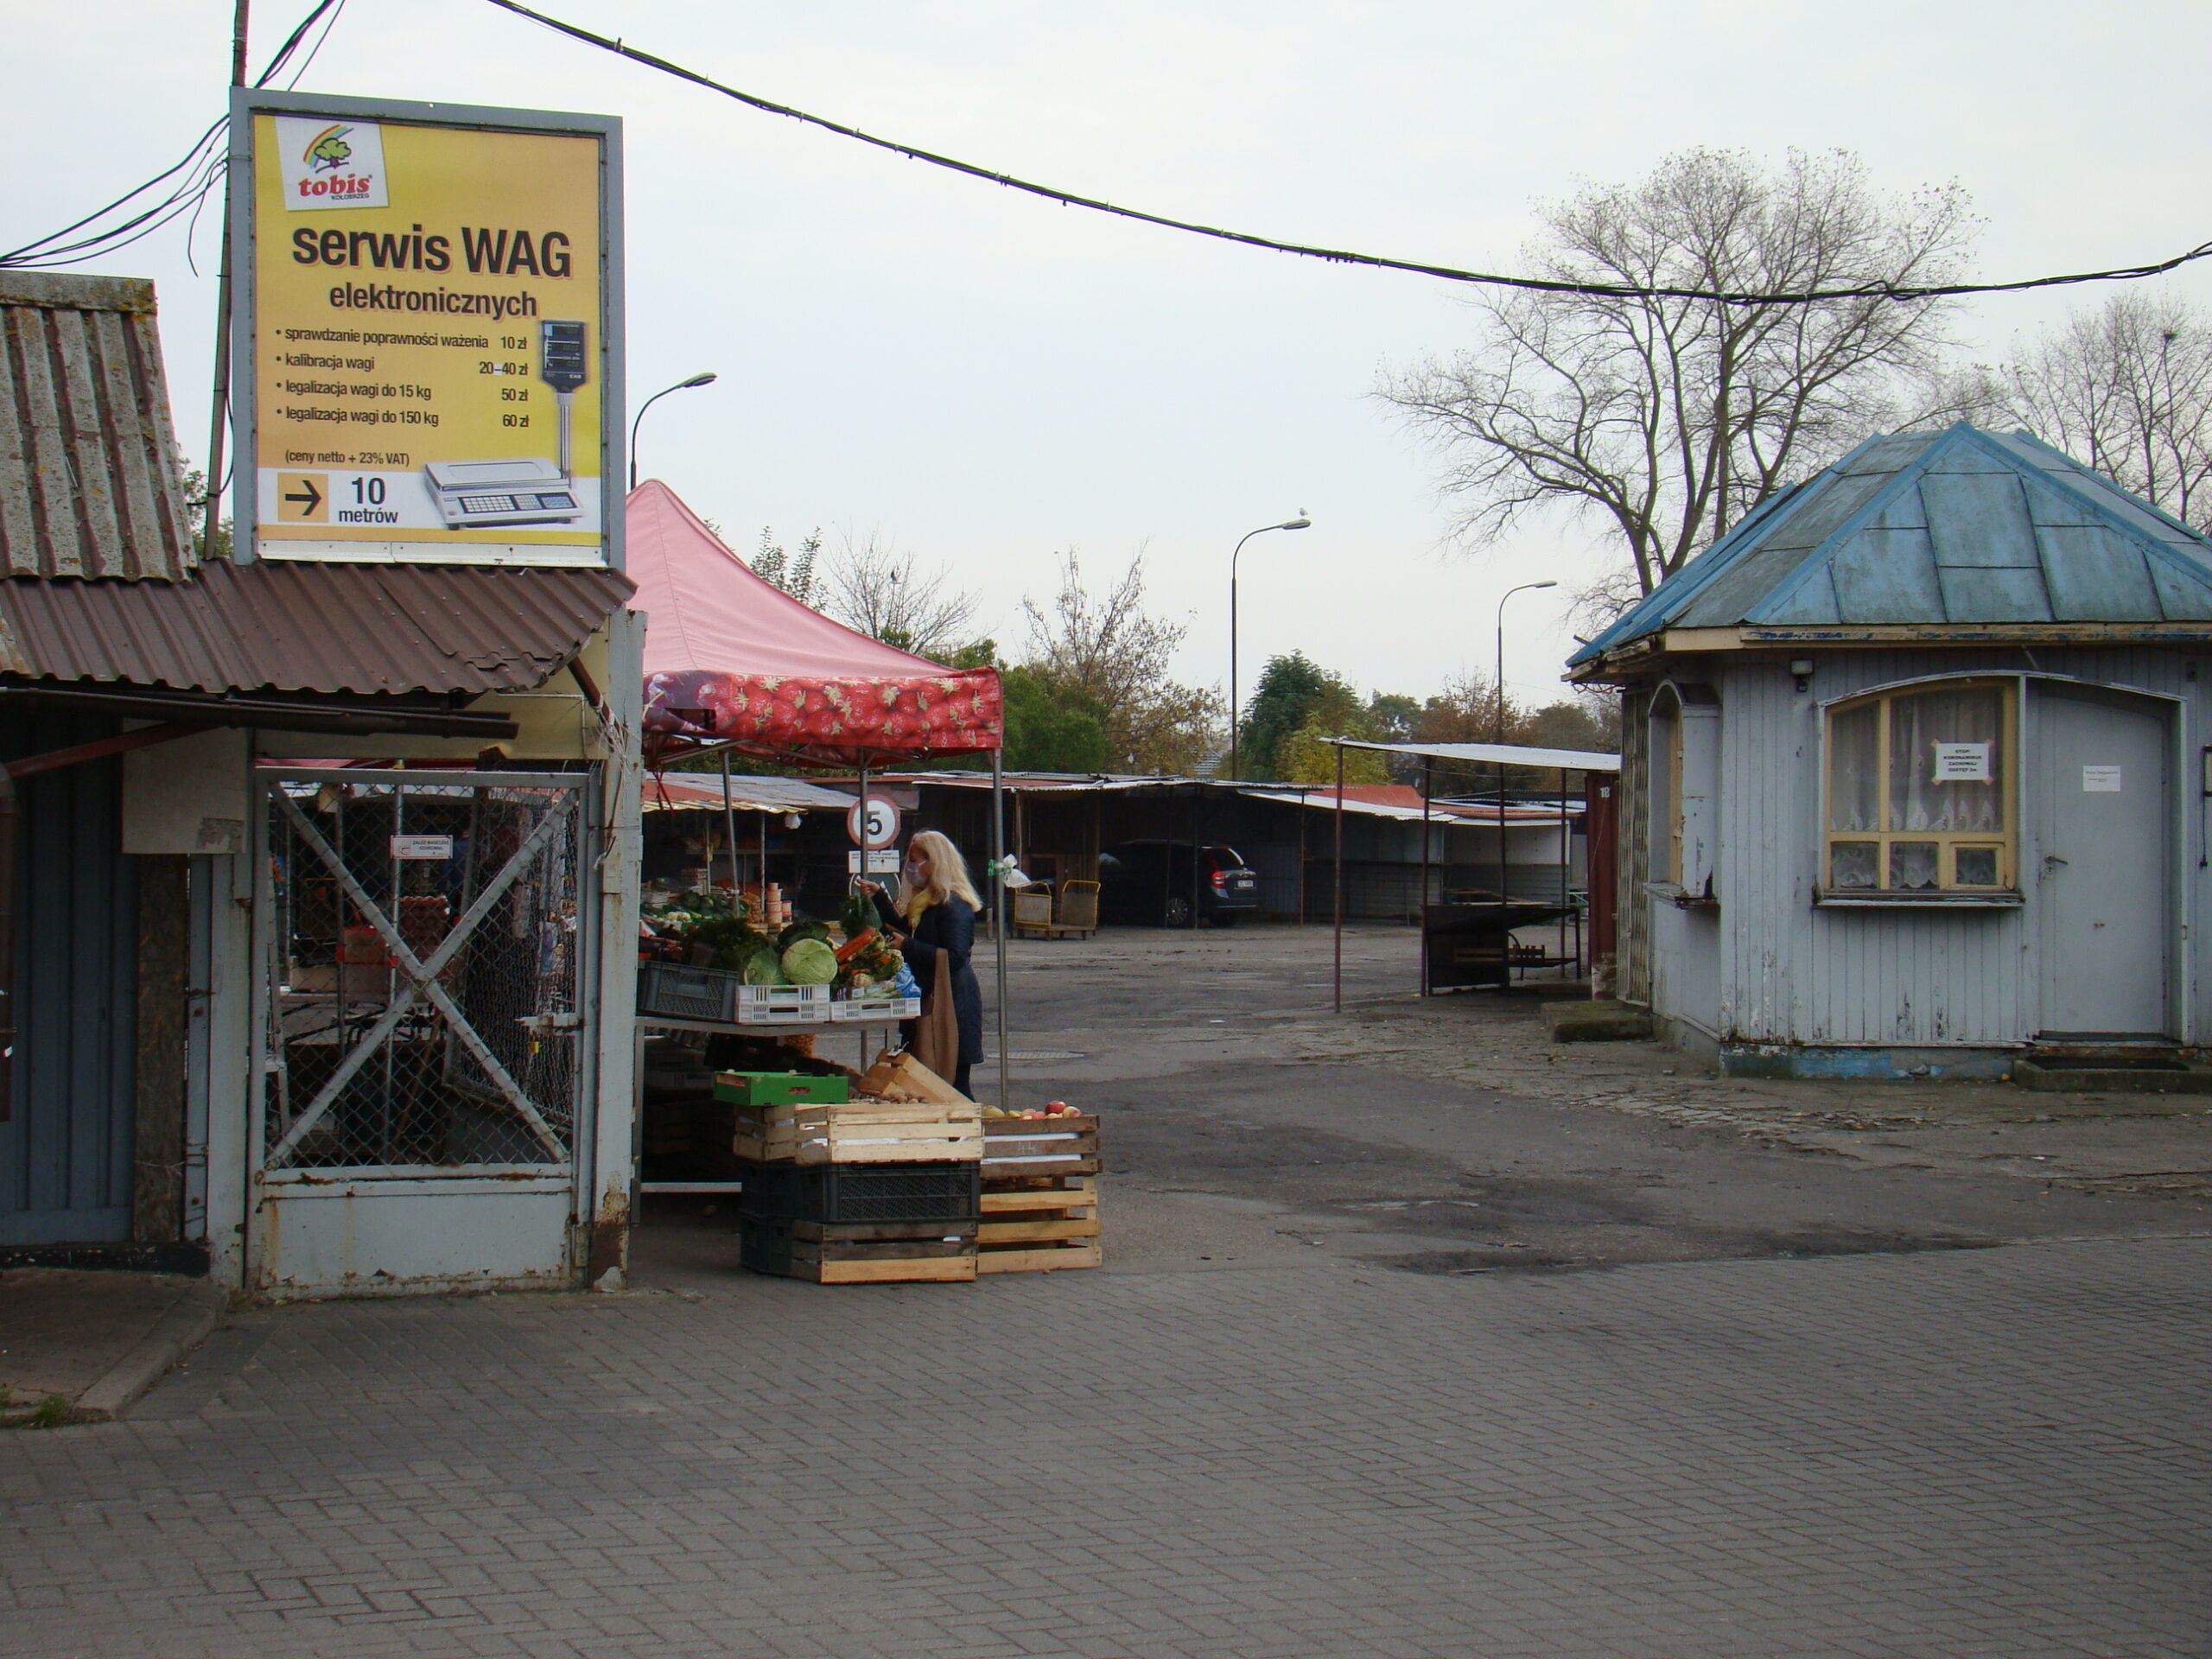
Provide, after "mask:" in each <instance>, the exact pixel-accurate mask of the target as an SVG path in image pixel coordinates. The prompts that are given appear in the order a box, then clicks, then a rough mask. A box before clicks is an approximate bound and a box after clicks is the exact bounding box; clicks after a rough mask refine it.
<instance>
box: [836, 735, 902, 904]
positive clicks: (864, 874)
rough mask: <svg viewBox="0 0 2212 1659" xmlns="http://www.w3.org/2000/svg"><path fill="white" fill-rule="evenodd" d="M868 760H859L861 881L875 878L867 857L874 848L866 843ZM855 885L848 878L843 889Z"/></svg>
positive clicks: (894, 895)
mask: <svg viewBox="0 0 2212 1659" xmlns="http://www.w3.org/2000/svg"><path fill="white" fill-rule="evenodd" d="M859 841H860V848H861V873H860V876H859V880H861V881H873V880H874V879H875V877H874V874H873V873H872V872H871V871H870V870H869V869H868V865H869V864H870V863H872V862H873V860H871V859H870V858H869V857H868V854H869V853H870V852H872V851H873V850H874V849H872V848H871V847H869V845H868V762H867V761H865V760H863V761H861V833H860V836H859ZM854 887H855V882H854V881H852V880H848V881H847V882H846V883H845V891H846V892H847V893H850V892H852V891H853V889H854ZM896 902H897V895H896V894H895V893H894V894H893V903H896Z"/></svg>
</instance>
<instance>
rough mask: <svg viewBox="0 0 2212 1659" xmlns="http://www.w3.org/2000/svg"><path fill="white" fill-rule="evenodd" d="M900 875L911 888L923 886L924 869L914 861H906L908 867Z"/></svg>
mask: <svg viewBox="0 0 2212 1659" xmlns="http://www.w3.org/2000/svg"><path fill="white" fill-rule="evenodd" d="M899 874H900V875H901V876H902V877H903V878H904V879H905V880H906V885H907V886H908V887H920V886H922V885H923V870H922V867H921V866H920V865H918V864H917V863H915V862H914V861H912V859H908V860H907V861H906V868H904V869H902V870H901V871H900V872H899Z"/></svg>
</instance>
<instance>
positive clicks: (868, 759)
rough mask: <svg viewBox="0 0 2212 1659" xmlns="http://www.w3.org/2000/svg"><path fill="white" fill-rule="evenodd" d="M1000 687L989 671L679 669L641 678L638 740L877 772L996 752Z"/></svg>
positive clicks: (999, 713) (999, 724) (996, 678)
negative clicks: (722, 746)
mask: <svg viewBox="0 0 2212 1659" xmlns="http://www.w3.org/2000/svg"><path fill="white" fill-rule="evenodd" d="M1000 728H1001V706H1000V697H999V677H998V673H997V671H996V670H995V669H988V668H977V669H966V670H959V671H954V670H945V671H941V672H938V673H936V674H929V675H910V676H906V677H898V678H888V677H875V676H868V677H850V678H847V677H823V676H816V675H802V674H738V673H731V672H728V671H718V670H713V669H683V670H675V671H663V672H661V673H658V674H649V675H647V676H646V677H645V730H646V731H647V732H648V733H649V734H652V736H653V738H655V739H657V740H658V742H659V744H660V745H662V746H664V745H666V744H667V743H669V742H670V741H677V742H682V741H690V742H696V743H728V744H729V745H730V746H731V747H733V748H734V749H735V750H737V751H739V752H741V753H747V754H753V755H757V756H759V757H760V758H761V759H763V760H791V761H808V760H810V761H816V762H818V763H822V764H825V765H831V766H855V765H868V766H878V765H885V764H890V763H893V762H898V761H901V760H924V759H927V758H928V757H931V756H933V755H945V754H972V753H976V751H977V750H982V749H993V748H996V747H998V744H999V732H1000Z"/></svg>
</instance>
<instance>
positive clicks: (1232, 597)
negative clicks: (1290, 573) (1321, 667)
mask: <svg viewBox="0 0 2212 1659" xmlns="http://www.w3.org/2000/svg"><path fill="white" fill-rule="evenodd" d="M1312 527H1313V520H1312V519H1311V518H1307V517H1306V509H1305V508H1303V507H1300V509H1299V510H1298V517H1297V518H1286V519H1284V520H1283V521H1282V523H1281V524H1262V525H1261V526H1260V527H1259V528H1258V529H1257V530H1254V531H1246V532H1245V534H1244V535H1243V537H1241V538H1240V539H1239V540H1238V542H1237V543H1236V550H1235V552H1232V553H1230V556H1229V776H1230V781H1231V782H1234V781H1235V780H1236V777H1237V775H1238V773H1237V748H1236V745H1237V734H1236V712H1237V710H1236V555H1237V554H1238V553H1242V552H1243V550H1244V543H1246V542H1249V541H1250V540H1251V539H1252V537H1255V536H1264V535H1266V534H1267V533H1268V531H1271V530H1310V529H1311V528H1312Z"/></svg>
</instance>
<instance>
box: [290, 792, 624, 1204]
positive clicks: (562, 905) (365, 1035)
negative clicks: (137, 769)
mask: <svg viewBox="0 0 2212 1659" xmlns="http://www.w3.org/2000/svg"><path fill="white" fill-rule="evenodd" d="M264 776H265V777H266V778H267V783H266V790H267V800H268V817H267V834H268V848H267V850H268V862H267V865H266V870H267V877H266V880H267V883H268V886H267V887H266V888H265V889H264V893H265V903H266V906H267V909H266V915H267V918H268V925H267V926H266V928H265V930H264V934H263V938H264V942H265V948H266V959H265V960H266V972H267V976H268V981H267V986H266V993H265V995H264V998H263V1004H264V1039H265V1045H266V1046H265V1049H264V1054H265V1059H264V1068H263V1070H264V1090H263V1110H262V1120H261V1129H262V1141H261V1146H262V1166H263V1167H264V1168H265V1169H269V1170H271V1171H276V1170H283V1169H310V1168H312V1169H346V1170H351V1171H364V1170H385V1171H391V1172H394V1173H397V1172H402V1171H404V1172H410V1173H429V1172H432V1171H435V1172H439V1173H460V1172H462V1171H467V1170H482V1169H486V1168H487V1167H496V1168H503V1169H513V1168H515V1167H517V1166H527V1167H534V1168H538V1169H546V1170H547V1173H551V1170H550V1169H549V1168H548V1166H567V1165H568V1164H569V1161H570V1159H571V1154H572V1152H573V1147H574V1137H575V1124H576V1112H577V1105H578V1101H579V1098H580V1095H581V1090H582V1086H583V1083H584V1077H585V1073H586V1071H587V1054H588V1040H589V1039H588V1031H589V1027H590V1023H591V1022H590V1020H588V1001H587V995H588V993H587V989H586V987H587V985H588V964H589V944H590V941H589V938H588V934H589V931H590V927H589V917H590V912H591V907H590V906H589V905H588V903H587V902H586V900H587V893H586V881H587V874H588V862H587V854H586V837H585V829H586V825H585V822H584V820H585V817H586V808H587V802H588V799H589V795H588V790H587V789H586V787H585V785H586V783H587V778H586V776H585V775H583V774H576V775H573V776H571V775H568V774H563V773H557V772H556V773H543V772H532V773H520V772H518V773H505V772H463V773H454V772H447V773H438V772H397V771H394V772H364V771H358V770H349V771H345V772H332V771H327V770H325V771H315V772H308V771H304V770H302V771H285V772H276V773H273V774H264Z"/></svg>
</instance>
